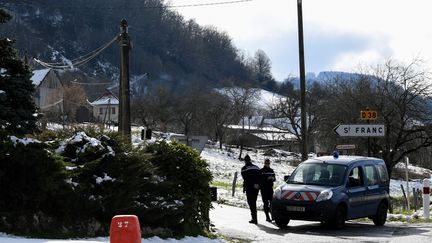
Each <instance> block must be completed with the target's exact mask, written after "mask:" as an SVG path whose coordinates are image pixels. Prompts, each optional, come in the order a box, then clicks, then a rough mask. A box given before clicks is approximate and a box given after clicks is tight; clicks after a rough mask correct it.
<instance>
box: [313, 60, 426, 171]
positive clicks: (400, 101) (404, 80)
mask: <svg viewBox="0 0 432 243" xmlns="http://www.w3.org/2000/svg"><path fill="white" fill-rule="evenodd" d="M430 91H431V82H430V75H429V73H428V72H427V71H426V70H425V69H424V68H423V67H422V65H421V61H419V60H414V61H412V62H411V63H409V64H407V65H404V64H400V63H397V62H395V61H393V60H388V61H387V62H386V63H385V64H383V65H378V66H376V67H374V68H370V69H369V70H363V71H362V73H361V74H358V75H351V78H349V79H346V78H344V77H337V78H335V79H334V80H333V81H331V82H329V83H328V86H327V87H326V92H327V93H328V95H327V96H326V98H325V99H324V100H323V101H322V109H321V112H320V114H319V116H320V123H319V124H320V134H321V135H320V137H321V138H323V137H327V138H330V137H332V138H333V141H335V142H337V141H339V142H340V141H345V142H346V141H349V142H351V143H353V142H357V143H358V142H361V144H360V145H361V146H360V148H363V151H364V148H365V144H366V141H365V139H362V138H336V136H335V135H330V134H331V130H332V127H335V126H336V125H337V124H338V123H361V122H362V121H361V119H360V110H364V109H365V108H370V109H371V110H376V111H377V112H378V119H377V120H376V123H377V124H384V125H385V137H383V138H374V139H372V141H371V152H372V155H373V156H375V157H382V158H383V159H384V160H385V162H386V165H387V169H388V171H389V172H390V173H391V171H392V169H393V167H394V166H395V165H396V164H397V163H398V162H400V161H402V160H403V158H404V157H405V156H408V155H410V154H412V153H415V152H417V151H419V150H420V149H422V148H425V147H429V146H431V145H432V127H431V124H432V123H431V122H432V106H431V104H432V103H431V101H430V96H429V95H430ZM354 139H355V140H354ZM321 141H324V139H323V140H321ZM328 141H329V140H328Z"/></svg>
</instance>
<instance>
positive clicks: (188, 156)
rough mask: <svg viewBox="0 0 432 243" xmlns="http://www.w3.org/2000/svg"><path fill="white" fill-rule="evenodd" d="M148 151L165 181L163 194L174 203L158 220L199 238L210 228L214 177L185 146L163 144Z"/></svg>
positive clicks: (202, 162)
mask: <svg viewBox="0 0 432 243" xmlns="http://www.w3.org/2000/svg"><path fill="white" fill-rule="evenodd" d="M146 151H147V152H149V153H152V154H153V156H152V158H151V159H150V161H151V162H152V163H153V164H154V165H155V166H156V167H157V173H158V174H159V175H161V176H163V178H164V182H165V183H164V185H163V187H164V191H163V192H162V193H161V195H164V196H163V197H165V198H166V199H168V200H169V201H170V202H174V203H175V204H173V207H166V209H165V211H164V212H163V213H162V214H161V215H158V216H157V217H156V218H160V219H162V220H163V221H164V225H166V226H168V227H170V228H172V227H174V228H176V229H177V230H179V231H183V232H185V233H186V234H187V235H196V234H198V233H199V232H200V231H201V230H202V228H208V225H209V223H210V219H209V214H208V213H209V210H210V206H211V198H210V188H209V184H210V182H211V180H212V175H211V172H210V170H209V169H208V165H207V162H206V161H205V160H203V159H201V157H200V156H199V154H198V153H197V152H196V151H195V150H193V149H192V148H190V147H187V146H186V145H183V144H177V143H171V144H168V143H165V142H161V143H156V144H153V145H150V146H149V147H147V150H146ZM166 199H165V200H166ZM176 205H177V206H176Z"/></svg>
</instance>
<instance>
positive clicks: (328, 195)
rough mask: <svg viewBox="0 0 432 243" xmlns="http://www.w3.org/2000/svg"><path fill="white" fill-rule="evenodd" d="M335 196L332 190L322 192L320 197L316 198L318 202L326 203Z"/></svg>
mask: <svg viewBox="0 0 432 243" xmlns="http://www.w3.org/2000/svg"><path fill="white" fill-rule="evenodd" d="M332 196H333V191H332V190H330V189H327V190H324V191H322V192H321V193H320V194H319V195H318V197H317V198H316V200H315V201H316V202H321V201H325V200H329V199H330V198H332Z"/></svg>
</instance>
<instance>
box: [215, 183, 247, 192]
mask: <svg viewBox="0 0 432 243" xmlns="http://www.w3.org/2000/svg"><path fill="white" fill-rule="evenodd" d="M211 186H212V187H217V188H223V189H227V190H228V189H229V190H231V189H232V183H231V182H225V181H213V182H212V183H211ZM238 188H240V189H242V188H243V185H242V184H241V183H237V184H236V189H238Z"/></svg>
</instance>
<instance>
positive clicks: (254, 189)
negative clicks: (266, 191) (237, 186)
mask: <svg viewBox="0 0 432 243" xmlns="http://www.w3.org/2000/svg"><path fill="white" fill-rule="evenodd" d="M244 161H245V166H243V167H242V169H241V175H242V177H243V192H246V198H247V202H248V205H249V209H250V211H251V216H252V220H251V221H249V223H251V224H258V220H257V209H256V201H257V197H258V192H259V184H260V181H261V171H260V169H259V167H258V166H256V165H254V164H252V162H251V158H250V157H249V155H246V156H245V157H244Z"/></svg>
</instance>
